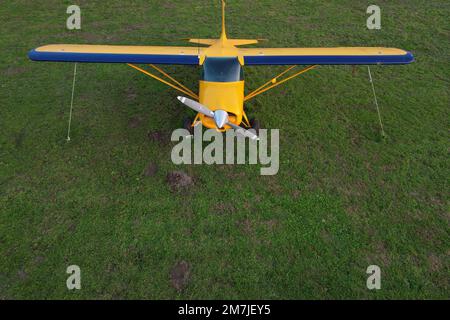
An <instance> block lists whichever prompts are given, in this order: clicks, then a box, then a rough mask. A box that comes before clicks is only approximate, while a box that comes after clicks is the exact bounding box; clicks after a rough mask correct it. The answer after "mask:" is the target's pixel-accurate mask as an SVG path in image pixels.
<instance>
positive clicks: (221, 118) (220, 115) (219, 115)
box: [178, 96, 259, 140]
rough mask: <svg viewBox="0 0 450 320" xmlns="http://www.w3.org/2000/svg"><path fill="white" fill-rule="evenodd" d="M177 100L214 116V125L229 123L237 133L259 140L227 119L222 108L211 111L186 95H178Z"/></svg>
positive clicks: (219, 126)
mask: <svg viewBox="0 0 450 320" xmlns="http://www.w3.org/2000/svg"><path fill="white" fill-rule="evenodd" d="M178 100H180V101H181V103H183V104H184V105H186V106H188V107H189V108H191V109H192V110H194V111H197V112H199V113H201V114H204V115H205V116H208V117H210V118H214V121H215V122H216V126H217V128H219V129H222V128H223V127H224V125H225V124H227V125H229V126H230V127H232V128H233V129H235V130H236V132H237V133H238V134H241V135H243V136H244V137H247V138H250V139H252V140H259V138H258V136H257V135H256V134H254V133H253V132H251V131H249V130H246V129H244V128H242V127H240V126H238V125H235V124H234V123H232V122H230V121H228V113H227V112H226V111H223V110H217V111H216V112H213V111H211V110H209V109H208V108H207V107H206V106H204V105H202V104H201V103H198V102H197V101H194V100H191V99H189V98H186V97H181V96H179V97H178Z"/></svg>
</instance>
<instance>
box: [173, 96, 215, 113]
mask: <svg viewBox="0 0 450 320" xmlns="http://www.w3.org/2000/svg"><path fill="white" fill-rule="evenodd" d="M178 100H180V101H181V103H183V104H185V105H186V106H188V107H189V108H191V109H192V110H194V111H197V112H199V113H201V114H204V115H205V116H208V117H211V118H214V112H212V111H211V110H209V109H208V108H207V107H205V106H204V105H202V104H201V103H198V102H197V101H194V100H191V99H189V98H185V97H178Z"/></svg>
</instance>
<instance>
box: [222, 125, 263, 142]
mask: <svg viewBox="0 0 450 320" xmlns="http://www.w3.org/2000/svg"><path fill="white" fill-rule="evenodd" d="M227 125H229V126H230V127H232V128H233V129H235V130H236V132H237V133H239V134H241V135H243V136H244V137H247V138H250V139H251V140H256V141H258V140H259V137H258V136H257V135H256V134H254V133H253V132H251V131H249V130H246V129H244V128H242V127H240V126H238V125H235V124H234V123H232V122H228V123H227Z"/></svg>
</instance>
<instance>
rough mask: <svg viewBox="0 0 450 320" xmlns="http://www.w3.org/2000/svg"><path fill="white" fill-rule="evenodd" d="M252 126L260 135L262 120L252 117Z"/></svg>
mask: <svg viewBox="0 0 450 320" xmlns="http://www.w3.org/2000/svg"><path fill="white" fill-rule="evenodd" d="M250 127H251V128H252V129H254V130H255V131H256V134H257V135H259V130H260V129H261V122H260V121H259V120H258V119H255V118H252V119H250Z"/></svg>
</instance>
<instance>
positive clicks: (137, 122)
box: [128, 117, 142, 129]
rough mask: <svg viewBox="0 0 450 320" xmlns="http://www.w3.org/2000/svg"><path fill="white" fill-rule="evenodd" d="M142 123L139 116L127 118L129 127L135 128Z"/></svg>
mask: <svg viewBox="0 0 450 320" xmlns="http://www.w3.org/2000/svg"><path fill="white" fill-rule="evenodd" d="M141 124H142V118H140V117H132V118H131V119H130V120H128V127H129V128H131V129H136V128H137V127H139V126H140V125H141Z"/></svg>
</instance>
